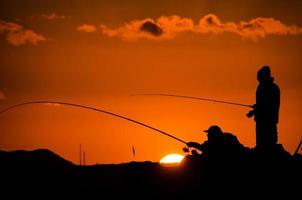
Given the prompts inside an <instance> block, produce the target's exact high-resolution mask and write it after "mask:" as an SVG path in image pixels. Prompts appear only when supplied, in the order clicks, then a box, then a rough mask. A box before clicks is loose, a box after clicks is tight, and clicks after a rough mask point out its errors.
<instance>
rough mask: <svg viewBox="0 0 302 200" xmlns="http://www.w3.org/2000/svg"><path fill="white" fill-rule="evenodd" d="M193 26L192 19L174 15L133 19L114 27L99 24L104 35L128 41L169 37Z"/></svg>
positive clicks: (190, 29)
mask: <svg viewBox="0 0 302 200" xmlns="http://www.w3.org/2000/svg"><path fill="white" fill-rule="evenodd" d="M193 27H194V23H193V20H192V19H189V18H182V17H179V16H176V15H172V16H161V17H159V18H157V19H156V20H154V19H151V18H146V19H142V20H134V21H131V22H129V23H125V24H123V25H122V26H120V27H118V28H115V29H112V28H109V27H108V26H106V25H103V24H102V25H100V28H101V31H102V33H103V34H104V35H106V36H108V37H118V38H121V39H123V40H129V41H133V40H137V39H140V38H146V39H153V40H162V39H169V38H170V39H171V38H173V37H174V36H175V35H176V34H178V33H181V32H187V31H192V30H193Z"/></svg>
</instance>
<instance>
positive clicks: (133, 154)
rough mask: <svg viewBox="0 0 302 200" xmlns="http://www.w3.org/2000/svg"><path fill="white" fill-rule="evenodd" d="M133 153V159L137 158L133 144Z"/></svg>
mask: <svg viewBox="0 0 302 200" xmlns="http://www.w3.org/2000/svg"><path fill="white" fill-rule="evenodd" d="M132 155H133V159H135V148H134V146H133V145H132Z"/></svg>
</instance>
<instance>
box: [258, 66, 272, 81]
mask: <svg viewBox="0 0 302 200" xmlns="http://www.w3.org/2000/svg"><path fill="white" fill-rule="evenodd" d="M257 80H258V81H259V83H260V84H263V83H266V82H271V81H273V80H274V79H273V77H272V76H271V69H270V67H269V66H267V65H266V66H263V67H261V69H260V70H259V71H258V73H257Z"/></svg>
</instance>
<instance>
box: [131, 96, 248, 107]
mask: <svg viewBox="0 0 302 200" xmlns="http://www.w3.org/2000/svg"><path fill="white" fill-rule="evenodd" d="M131 96H165V97H176V98H185V99H195V100H200V101H209V102H215V103H223V104H229V105H235V106H242V107H249V108H253V106H252V105H248V104H242V103H234V102H230V101H222V100H216V99H209V98H202V97H192V96H184V95H175V94H161V93H142V94H132V95H131Z"/></svg>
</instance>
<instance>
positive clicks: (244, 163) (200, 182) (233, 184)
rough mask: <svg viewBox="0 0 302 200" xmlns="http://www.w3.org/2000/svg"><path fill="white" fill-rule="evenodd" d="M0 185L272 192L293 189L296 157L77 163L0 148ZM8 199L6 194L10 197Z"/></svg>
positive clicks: (115, 191) (142, 192)
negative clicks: (175, 162) (174, 162)
mask: <svg viewBox="0 0 302 200" xmlns="http://www.w3.org/2000/svg"><path fill="white" fill-rule="evenodd" d="M0 163H1V164H0V177H1V190H2V194H3V195H4V194H5V193H7V195H9V197H11V198H13V197H14V196H19V195H20V196H22V198H35V197H36V198H39V199H44V198H46V197H47V198H50V197H51V198H59V197H60V198H63V197H68V198H73V197H74V198H78V197H81V196H83V197H86V198H87V197H99V198H100V199H101V198H105V197H109V198H116V197H123V198H132V199H133V198H139V199H144V198H153V199H155V198H156V199H162V198H175V197H176V198H180V197H195V198H196V197H200V198H201V199H202V197H203V196H212V197H219V196H223V197H225V198H226V197H242V198H245V197H254V198H260V197H264V195H265V196H267V197H278V196H279V195H281V194H283V195H286V197H287V198H290V197H294V196H295V195H298V194H299V187H300V184H299V182H301V177H302V173H301V169H302V156H301V155H300V154H297V155H294V156H292V155H290V154H288V153H287V152H286V151H285V150H283V148H282V146H280V150H279V152H277V153H276V154H275V155H270V156H269V157H268V156H267V155H265V156H263V155H258V154H257V152H255V151H253V149H251V150H249V153H248V154H246V155H245V156H244V157H241V158H240V159H236V160H234V159H228V158H227V157H226V158H225V159H221V160H215V161H213V160H209V159H208V158H203V157H202V156H200V157H196V156H192V155H188V156H186V158H185V159H184V160H183V162H182V163H181V165H180V166H169V167H167V166H163V165H161V164H159V163H154V162H148V161H147V162H129V163H122V164H106V165H91V166H78V165H75V164H73V163H71V162H69V161H67V160H64V159H63V158H61V157H60V156H58V155H56V154H55V153H53V152H51V151H49V150H34V151H13V152H7V151H0ZM11 198H10V199H11Z"/></svg>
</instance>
